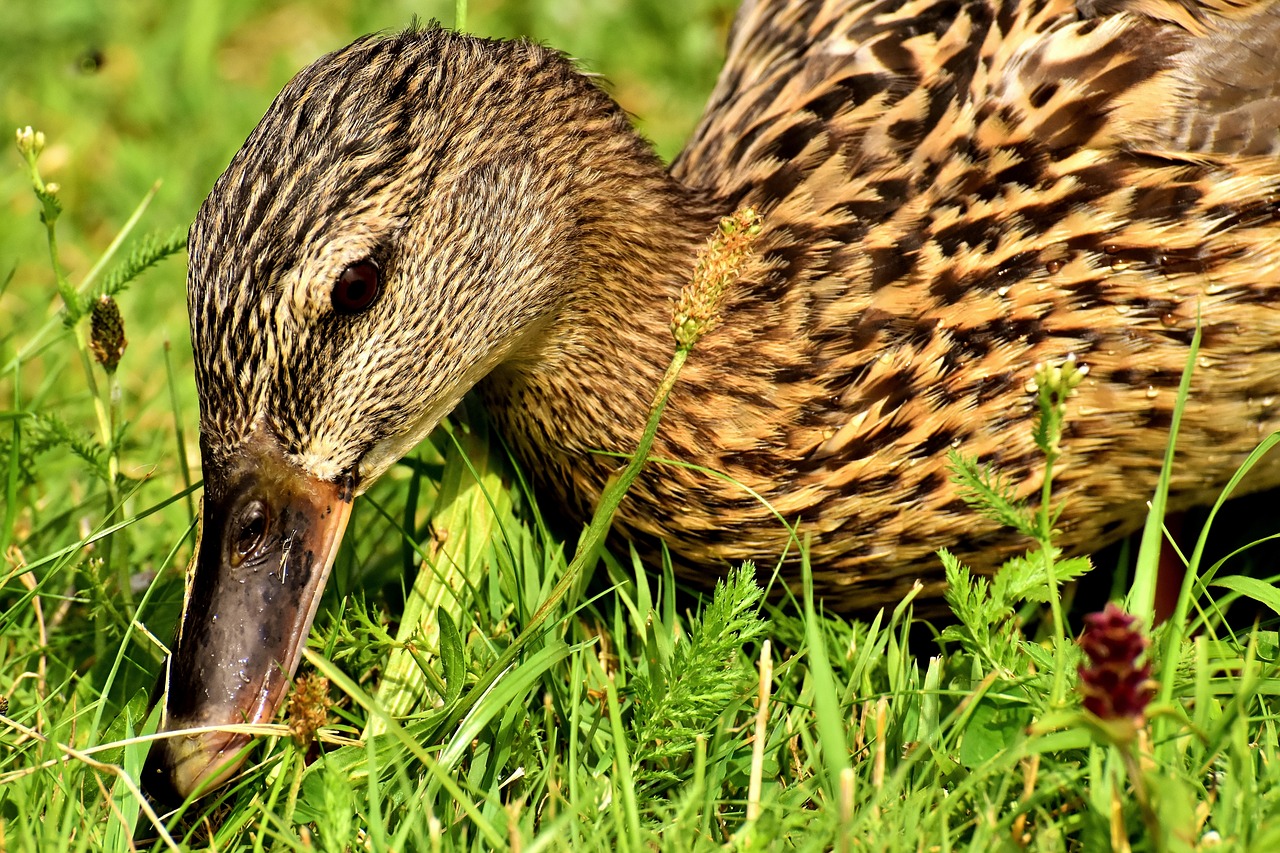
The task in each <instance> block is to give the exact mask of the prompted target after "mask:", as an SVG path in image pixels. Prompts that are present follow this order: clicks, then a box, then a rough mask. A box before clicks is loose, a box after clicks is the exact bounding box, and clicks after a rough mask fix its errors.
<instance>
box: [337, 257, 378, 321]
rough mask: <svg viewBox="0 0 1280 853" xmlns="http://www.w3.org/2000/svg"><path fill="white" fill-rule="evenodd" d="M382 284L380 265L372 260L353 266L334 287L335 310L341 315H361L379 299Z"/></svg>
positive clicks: (348, 268)
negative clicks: (379, 273)
mask: <svg viewBox="0 0 1280 853" xmlns="http://www.w3.org/2000/svg"><path fill="white" fill-rule="evenodd" d="M381 291H382V282H381V280H380V277H379V275H378V265H377V264H375V263H374V262H373V261H370V260H363V261H359V262H357V263H354V264H352V265H351V266H349V267H347V268H346V269H345V270H343V271H342V275H340V276H338V280H337V281H336V282H334V285H333V310H335V311H337V312H338V313H339V314H359V313H360V312H361V311H365V310H367V309H368V308H369V306H370V305H372V304H373V303H374V302H376V301H377V299H378V294H379V293H380V292H381Z"/></svg>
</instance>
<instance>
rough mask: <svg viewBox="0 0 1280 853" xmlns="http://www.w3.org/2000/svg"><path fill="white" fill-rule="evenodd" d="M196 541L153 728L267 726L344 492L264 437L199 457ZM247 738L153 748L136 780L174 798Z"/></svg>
mask: <svg viewBox="0 0 1280 853" xmlns="http://www.w3.org/2000/svg"><path fill="white" fill-rule="evenodd" d="M205 484H206V485H205V500H204V506H203V511H202V513H203V514H202V519H201V522H202V524H201V536H200V541H199V543H198V544H197V547H196V557H195V560H194V562H193V564H192V567H191V569H190V571H189V573H188V576H187V590H186V597H185V601H184V603H183V609H182V621H181V622H180V623H179V627H178V636H177V639H176V640H175V643H174V647H173V649H172V652H171V654H170V657H169V660H168V663H167V666H166V671H165V673H164V675H163V676H162V684H161V687H162V688H163V693H164V696H163V702H164V716H163V718H162V722H161V729H162V730H163V731H176V730H179V729H187V728H195V727H208V726H227V725H234V724H238V723H264V722H270V720H271V718H272V717H274V716H275V713H276V710H277V709H278V708H279V707H280V704H281V703H282V702H283V700H284V695H285V690H286V688H287V687H288V684H289V680H290V679H291V678H292V677H293V673H294V672H295V670H296V669H297V667H298V661H299V659H300V658H301V656H302V649H303V647H304V646H305V645H306V641H307V633H308V631H309V630H310V629H311V621H312V619H313V618H314V616H315V612H316V607H317V605H318V604H319V602H320V593H321V592H322V591H323V589H324V584H325V581H326V580H327V579H328V576H329V569H330V567H331V566H332V565H333V558H334V555H335V554H336V553H337V550H338V544H339V543H340V542H341V540H342V534H343V531H344V530H345V528H346V525H347V518H348V517H349V515H350V511H351V495H350V489H349V488H344V487H343V486H342V485H341V484H335V483H330V482H323V481H319V480H315V479H313V478H310V477H307V476H305V475H304V474H302V473H301V471H300V470H299V469H298V468H297V467H296V466H294V465H293V464H292V463H291V462H289V461H288V460H287V459H286V457H285V454H284V452H283V450H282V448H281V447H280V445H279V443H278V442H277V441H276V439H275V438H274V436H271V435H270V434H269V433H268V432H267V431H266V430H264V429H258V430H257V431H255V432H254V433H253V434H252V435H251V436H250V438H249V439H248V440H246V441H245V442H244V443H243V444H242V445H241V447H240V448H239V450H238V451H237V452H236V453H235V455H234V456H233V457H231V458H230V459H225V460H221V461H219V460H216V459H210V458H209V456H208V455H206V456H205ZM250 740H251V737H250V736H249V735H246V734H235V733H229V732H201V733H193V734H190V735H176V736H174V737H170V738H166V739H164V740H161V741H157V742H156V744H155V746H154V747H153V748H152V750H151V753H150V755H148V757H147V764H146V767H145V768H144V770H143V782H144V784H145V786H146V788H147V790H148V793H150V795H151V796H152V797H155V798H156V799H158V800H162V801H165V802H173V803H176V802H181V801H182V800H183V799H185V798H186V797H187V796H188V795H190V794H191V793H192V792H193V791H195V790H197V789H201V788H203V789H208V788H212V787H214V786H216V785H218V784H220V783H221V782H223V781H225V780H226V778H227V777H228V776H230V775H231V773H232V772H233V771H234V770H235V769H236V767H238V766H239V764H240V762H241V761H242V760H243V755H244V753H245V752H246V751H247V750H246V747H247V746H248V744H249V742H250Z"/></svg>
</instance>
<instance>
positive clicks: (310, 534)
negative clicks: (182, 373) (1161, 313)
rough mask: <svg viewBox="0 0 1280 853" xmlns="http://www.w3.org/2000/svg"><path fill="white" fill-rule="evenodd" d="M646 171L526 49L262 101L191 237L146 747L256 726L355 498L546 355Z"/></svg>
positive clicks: (160, 771) (439, 35) (184, 781)
mask: <svg viewBox="0 0 1280 853" xmlns="http://www.w3.org/2000/svg"><path fill="white" fill-rule="evenodd" d="M600 140H605V141H604V142H603V143H601V142H600ZM639 172H643V173H645V174H647V175H650V176H652V179H653V180H654V181H662V180H666V178H665V175H664V173H663V170H662V168H661V165H660V164H659V163H658V161H657V160H656V158H654V157H653V155H652V154H651V153H650V152H649V151H648V149H647V147H646V146H645V145H644V144H643V143H642V142H641V141H640V140H639V139H638V138H637V137H636V136H635V135H634V134H633V133H632V132H631V131H630V128H629V125H628V123H627V120H626V117H625V115H624V114H623V113H622V111H621V110H620V109H619V108H618V107H617V106H616V105H615V104H614V103H613V102H612V101H611V100H610V99H609V98H608V97H607V96H605V95H603V94H602V93H601V92H600V91H599V90H598V89H597V88H596V87H595V86H594V85H593V84H592V83H590V81H588V80H587V79H585V78H584V77H583V76H582V75H581V74H579V73H578V72H576V71H575V70H574V69H573V67H572V65H571V64H570V63H569V62H568V61H567V60H565V59H564V58H563V57H561V56H560V55H558V54H555V53H554V52H552V51H549V50H546V49H543V48H540V47H537V46H535V45H531V44H528V43H523V42H491V41H485V40H481V39H474V38H469V37H464V36H459V35H456V34H453V33H449V32H445V31H443V30H439V29H429V30H413V31H410V32H406V33H403V34H400V35H397V36H393V37H389V38H367V39H363V40H360V41H358V42H356V43H354V44H352V45H351V46H349V47H347V48H345V49H343V50H340V51H338V52H336V53H333V54H331V55H329V56H326V57H324V58H322V59H320V60H319V61H318V62H316V63H315V64H314V65H312V66H311V67H309V68H307V69H306V70H304V71H302V72H301V73H300V74H299V75H298V76H297V77H296V78H295V79H294V80H293V81H292V82H291V83H289V85H288V86H287V87H286V88H285V89H284V91H283V92H282V93H281V94H280V95H279V96H278V97H277V98H276V100H275V102H274V103H273V104H272V105H271V107H270V109H269V111H268V112H267V114H266V116H265V117H264V118H263V119H262V121H261V123H260V124H259V125H258V126H257V128H256V129H255V130H254V131H253V133H252V135H251V136H250V137H249V138H248V140H247V141H246V143H245V144H244V147H243V148H242V149H241V150H240V151H239V153H237V154H236V155H235V157H234V159H233V160H232V161H231V164H230V165H229V167H228V168H227V170H226V172H225V174H223V175H222V177H221V178H219V180H218V181H217V182H216V184H215V185H214V187H213V190H212V192H211V193H210V195H209V197H208V199H207V200H206V201H205V203H204V205H203V206H202V207H201V209H200V211H199V214H198V215H197V217H196V220H195V223H194V224H193V226H192V229H191V233H190V240H189V251H190V272H189V279H188V307H189V311H190V319H191V330H192V332H191V334H192V343H193V347H194V351H195V362H196V384H197V389H198V392H199V397H200V450H201V456H202V462H203V470H204V479H205V496H204V502H203V509H202V532H201V538H200V541H199V544H198V547H197V549H196V555H195V558H194V560H193V563H192V566H191V568H190V569H189V571H188V577H187V591H186V596H185V603H184V607H183V614H182V620H181V623H180V626H179V630H178V632H177V638H176V640H175V642H174V645H173V648H172V653H171V655H170V658H169V660H168V661H167V664H166V666H165V670H164V672H163V674H162V676H161V684H160V687H161V688H162V689H163V697H164V698H163V702H164V715H163V721H162V730H164V731H170V732H173V731H178V730H181V729H188V728H192V727H201V726H204V727H209V726H226V725H230V724H239V723H258V722H268V721H270V720H271V719H272V718H273V716H274V715H275V713H276V711H277V709H278V708H279V706H280V705H281V703H282V701H283V699H284V696H285V693H286V689H287V686H288V684H289V681H290V679H291V678H292V676H293V674H294V671H295V669H296V668H297V665H298V662H299V658H300V656H301V650H302V648H303V646H304V644H305V642H306V637H307V633H308V631H309V629H310V625H311V622H312V619H313V617H314V615H315V613H316V609H317V606H318V603H319V601H320V598H321V592H322V590H323V588H324V585H325V581H326V578H327V577H328V574H329V571H330V568H331V566H332V565H333V561H334V557H335V555H336V553H337V551H338V547H339V544H340V542H341V539H342V536H343V531H344V528H345V526H346V523H347V519H348V517H349V514H350V510H351V502H352V500H353V499H354V498H355V497H356V496H358V495H359V494H360V493H361V492H362V491H363V490H364V489H366V488H367V487H368V486H369V485H370V484H371V483H373V482H374V481H375V480H376V479H377V478H378V477H379V476H380V475H381V474H382V473H383V472H385V471H386V470H387V468H388V467H389V466H391V465H392V464H393V463H394V462H395V461H396V460H397V459H398V458H400V457H401V456H402V455H403V454H404V453H406V452H407V451H408V450H410V449H412V448H413V446H414V445H415V444H417V443H418V442H419V441H420V440H421V439H422V438H423V437H424V436H425V435H426V434H427V433H428V432H429V431H430V430H431V429H432V428H433V427H434V426H435V425H436V424H437V423H438V422H439V421H440V419H441V418H442V417H443V416H444V415H446V414H447V413H448V412H449V411H450V410H451V409H452V408H453V407H454V406H455V404H456V403H457V402H458V401H459V399H460V398H461V397H462V396H463V395H464V394H465V393H466V392H467V390H468V389H470V388H471V387H472V386H473V385H474V384H475V383H476V382H477V381H478V380H480V379H481V378H482V377H484V376H485V375H486V374H488V373H489V372H490V371H491V370H493V369H494V368H495V367H497V366H498V365H500V364H504V363H512V362H519V361H520V360H521V359H535V358H538V357H540V355H539V354H540V353H542V352H544V351H545V350H546V348H547V347H548V346H554V345H555V344H554V342H555V340H556V335H557V332H556V330H555V328H553V327H554V326H555V321H556V318H557V317H558V316H559V315H560V314H561V313H562V309H563V308H564V307H565V305H566V304H575V305H577V304H578V303H579V302H580V301H581V299H582V294H583V292H584V289H587V290H589V289H590V285H589V284H584V282H590V281H592V280H593V279H594V274H593V270H592V268H591V265H590V263H589V262H587V261H586V260H584V258H586V257H590V256H591V252H589V251H586V252H584V251H582V247H583V246H590V245H591V244H592V243H593V242H595V243H600V242H602V241H607V240H610V239H612V240H614V242H616V238H615V237H611V236H610V235H608V234H605V235H603V236H601V234H600V233H599V232H602V231H605V232H607V231H608V230H609V229H611V228H614V227H615V226H612V225H610V224H609V223H610V220H611V217H613V216H614V215H613V214H612V213H611V212H610V211H626V210H627V209H628V207H629V206H630V205H632V201H631V200H630V199H631V196H632V195H633V191H634V190H635V183H636V174H637V173H639ZM618 215H619V216H622V215H625V214H624V213H619V214H618ZM615 218H616V217H615ZM593 235H594V236H593ZM580 309H581V306H580V305H579V306H578V309H577V310H580ZM249 740H250V739H249V737H248V736H247V735H239V734H229V733H224V732H216V733H195V734H190V735H185V734H178V735H174V736H171V737H169V738H166V739H164V740H161V741H158V742H157V744H156V746H155V747H154V749H153V750H152V752H151V754H150V756H149V759H148V763H147V765H146V769H145V771H144V776H145V780H144V781H145V783H146V785H147V787H148V789H149V791H150V792H151V793H152V795H153V796H155V797H157V798H158V799H161V800H166V801H180V800H182V799H183V798H185V797H187V796H188V795H190V794H191V793H192V792H193V791H196V790H197V789H201V790H207V789H209V788H211V787H213V786H215V785H216V784H218V783H220V782H221V781H224V780H225V779H226V778H227V777H228V776H229V775H230V774H231V773H232V772H233V771H234V769H235V768H236V767H237V766H238V764H239V763H240V761H241V760H242V759H243V755H244V753H245V752H246V751H247V749H246V747H247V745H248V744H249Z"/></svg>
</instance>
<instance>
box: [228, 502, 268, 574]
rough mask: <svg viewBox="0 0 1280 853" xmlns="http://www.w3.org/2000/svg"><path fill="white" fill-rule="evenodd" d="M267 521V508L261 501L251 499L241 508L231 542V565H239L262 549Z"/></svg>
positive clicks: (265, 536)
mask: <svg viewBox="0 0 1280 853" xmlns="http://www.w3.org/2000/svg"><path fill="white" fill-rule="evenodd" d="M269 522H270V517H269V514H268V510H267V507H266V505H265V504H264V503H262V501H253V502H252V503H250V504H249V505H248V506H247V507H245V508H244V509H243V510H241V512H240V517H239V519H237V524H236V527H237V529H236V532H235V534H234V537H235V538H234V539H233V540H232V543H231V565H233V566H239V565H240V564H241V563H243V562H245V561H246V560H249V559H252V558H253V557H254V556H256V555H257V553H258V552H259V551H261V550H262V547H263V545H264V544H265V543H266V540H267V527H268V525H269Z"/></svg>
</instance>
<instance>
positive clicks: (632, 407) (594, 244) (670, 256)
mask: <svg viewBox="0 0 1280 853" xmlns="http://www.w3.org/2000/svg"><path fill="white" fill-rule="evenodd" d="M649 158H650V162H649V163H644V162H641V163H639V164H637V167H645V166H648V168H647V169H646V171H645V173H644V174H627V175H622V176H620V177H619V178H618V179H617V180H609V181H601V182H599V184H598V185H597V186H598V191H597V192H595V193H593V194H592V195H591V196H590V197H588V198H587V201H586V203H584V204H583V206H582V207H581V208H580V211H581V212H580V216H579V222H580V232H579V235H578V239H577V240H576V241H575V243H576V245H575V246H574V247H573V248H574V251H575V252H576V253H577V256H578V259H579V261H578V263H577V264H576V280H575V281H573V282H572V283H571V286H570V287H568V288H567V293H566V297H565V299H564V300H563V302H562V303H561V306H560V309H559V311H558V312H557V313H556V314H555V316H554V317H552V318H550V319H549V321H548V323H547V325H546V326H544V327H543V328H542V329H541V330H539V331H538V332H537V333H536V334H534V335H532V336H531V338H532V339H531V340H530V341H529V342H528V343H527V345H526V346H524V347H522V348H521V349H520V351H519V352H518V353H517V354H516V355H515V357H513V358H511V359H509V360H508V361H507V362H506V363H505V364H503V365H502V366H501V367H500V368H499V369H498V370H496V371H495V372H494V373H493V374H491V375H490V377H489V378H488V379H487V380H486V381H485V382H484V383H482V385H481V394H482V395H483V397H484V399H485V402H486V404H487V405H488V407H489V410H490V412H491V413H492V414H493V415H494V418H495V420H496V422H497V425H498V427H499V429H500V430H501V431H502V432H503V433H504V435H505V436H506V438H507V440H508V441H509V442H510V444H511V445H512V447H513V448H514V449H515V451H516V453H517V455H518V456H519V457H520V458H521V460H522V461H523V462H524V464H525V466H526V468H527V469H530V470H533V471H536V472H539V473H538V477H539V479H544V480H546V479H549V480H551V481H552V482H553V484H554V485H555V486H556V487H557V488H556V489H555V490H556V491H558V492H559V493H560V495H561V497H563V498H565V499H566V500H567V501H569V502H571V503H580V502H581V501H583V500H588V501H593V500H594V498H595V494H594V493H596V492H597V491H598V489H599V487H601V486H602V485H603V479H604V478H605V477H606V476H607V474H608V472H609V471H611V470H612V469H613V468H614V467H616V465H617V460H616V459H615V458H611V457H608V456H601V455H600V454H598V453H595V452H594V451H606V452H608V453H624V454H625V453H630V452H632V451H633V450H634V449H635V446H636V443H637V442H638V440H639V438H640V434H641V431H642V429H643V426H644V423H645V420H646V418H647V415H648V411H649V407H650V404H651V402H652V399H653V395H654V392H655V390H656V389H657V387H658V384H659V382H660V380H661V377H662V374H663V373H664V371H665V370H666V368H667V366H668V364H669V363H670V362H671V359H672V356H673V354H674V351H675V341H674V339H673V337H672V333H671V313H672V309H673V305H674V300H675V298H676V296H677V295H678V294H679V292H680V288H681V287H682V286H683V285H684V284H685V283H686V282H687V281H688V280H689V277H690V275H691V274H692V271H693V267H694V261H695V258H696V255H697V252H698V250H699V248H701V247H702V246H703V245H704V244H705V242H706V240H707V238H708V237H709V236H710V235H711V233H712V229H713V227H714V224H715V222H716V221H717V219H718V217H719V216H720V215H721V213H722V211H720V210H719V209H717V208H716V206H715V205H714V203H713V202H712V201H711V200H709V199H708V198H706V197H705V196H704V195H702V194H701V193H698V192H697V191H694V190H690V189H688V188H686V187H685V186H683V185H682V184H680V183H679V182H677V181H675V180H674V179H673V178H671V177H670V176H668V175H667V174H666V172H665V171H664V170H663V169H662V167H661V164H660V163H659V162H658V161H657V160H656V158H653V157H652V155H649ZM583 478H585V482H584V481H583ZM575 481H576V482H575ZM584 492H585V494H584ZM581 508H582V509H584V510H585V509H589V507H586V506H582V507H581Z"/></svg>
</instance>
